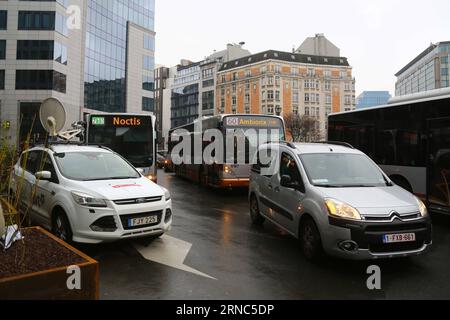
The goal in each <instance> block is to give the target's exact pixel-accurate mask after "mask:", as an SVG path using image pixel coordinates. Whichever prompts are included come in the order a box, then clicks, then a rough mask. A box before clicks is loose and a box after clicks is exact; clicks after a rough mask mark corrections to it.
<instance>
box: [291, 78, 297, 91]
mask: <svg viewBox="0 0 450 320" xmlns="http://www.w3.org/2000/svg"><path fill="white" fill-rule="evenodd" d="M292 88H294V89H298V80H293V81H292Z"/></svg>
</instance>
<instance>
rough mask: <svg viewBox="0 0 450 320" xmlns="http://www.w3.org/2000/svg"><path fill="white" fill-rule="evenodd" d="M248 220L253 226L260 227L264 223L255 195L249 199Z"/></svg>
mask: <svg viewBox="0 0 450 320" xmlns="http://www.w3.org/2000/svg"><path fill="white" fill-rule="evenodd" d="M250 218H251V219H252V223H253V224H254V225H255V226H261V225H262V224H263V223H264V222H265V221H266V219H264V217H263V216H262V215H261V213H260V211H259V204H258V199H257V198H256V196H255V195H252V197H251V198H250Z"/></svg>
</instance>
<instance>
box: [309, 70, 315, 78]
mask: <svg viewBox="0 0 450 320" xmlns="http://www.w3.org/2000/svg"><path fill="white" fill-rule="evenodd" d="M315 75H316V70H314V69H308V77H314V76H315Z"/></svg>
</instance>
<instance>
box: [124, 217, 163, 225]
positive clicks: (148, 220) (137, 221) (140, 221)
mask: <svg viewBox="0 0 450 320" xmlns="http://www.w3.org/2000/svg"><path fill="white" fill-rule="evenodd" d="M154 223H158V216H148V217H142V218H132V219H129V220H128V226H129V227H139V226H146V225H149V224H154Z"/></svg>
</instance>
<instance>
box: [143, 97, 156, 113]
mask: <svg viewBox="0 0 450 320" xmlns="http://www.w3.org/2000/svg"><path fill="white" fill-rule="evenodd" d="M142 110H143V111H148V112H154V111H155V99H153V98H149V97H142Z"/></svg>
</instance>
